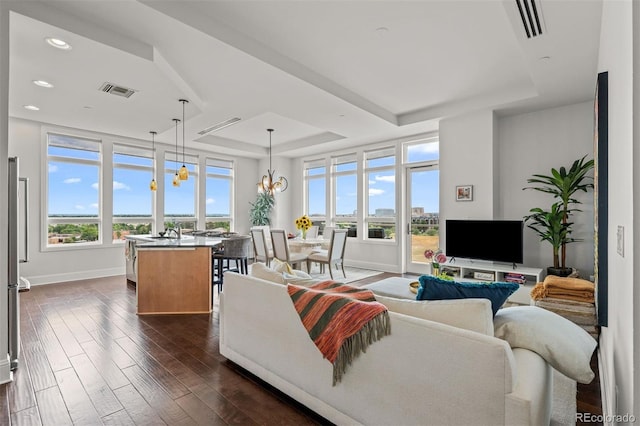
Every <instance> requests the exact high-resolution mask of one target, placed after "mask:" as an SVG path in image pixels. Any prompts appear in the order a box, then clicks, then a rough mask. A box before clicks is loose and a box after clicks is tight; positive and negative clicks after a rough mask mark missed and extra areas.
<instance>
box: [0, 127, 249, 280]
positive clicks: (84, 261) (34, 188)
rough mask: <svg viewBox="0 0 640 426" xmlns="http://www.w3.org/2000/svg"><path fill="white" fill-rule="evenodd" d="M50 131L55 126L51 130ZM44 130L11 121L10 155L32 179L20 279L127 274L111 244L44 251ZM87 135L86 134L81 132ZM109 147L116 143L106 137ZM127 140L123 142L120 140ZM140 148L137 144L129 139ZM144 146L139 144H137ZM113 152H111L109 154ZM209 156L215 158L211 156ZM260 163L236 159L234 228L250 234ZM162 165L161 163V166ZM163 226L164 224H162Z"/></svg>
mask: <svg viewBox="0 0 640 426" xmlns="http://www.w3.org/2000/svg"><path fill="white" fill-rule="evenodd" d="M48 127H50V126H48ZM41 128H42V125H41V124H40V123H37V122H33V121H28V120H20V119H11V120H10V122H9V152H10V155H11V156H18V157H20V175H21V176H22V177H27V178H29V183H30V194H29V195H30V199H29V205H30V212H29V213H30V214H29V225H30V227H29V228H30V235H29V246H30V261H29V262H28V263H24V264H22V265H21V275H23V276H26V277H27V278H29V279H30V281H31V283H32V284H33V285H38V284H46V283H52V282H63V281H73V280H79V279H87V278H95V277H102V276H110V275H120V274H124V272H125V261H124V246H123V245H122V244H110V243H109V242H106V243H105V244H104V245H103V246H101V247H96V248H87V247H78V248H70V247H63V248H62V250H49V251H46V250H43V249H42V246H43V244H42V242H43V238H44V235H43V234H44V233H45V232H46V226H45V225H44V224H43V222H42V220H43V219H42V218H41V212H42V211H43V210H42V209H41V206H42V203H45V202H46V193H45V188H42V185H41V183H42V182H43V179H42V175H41V173H46V171H47V168H46V166H45V167H43V164H45V163H46V160H45V159H43V158H41V157H42V152H43V151H42V149H43V144H44V143H45V142H44V140H43V136H42V129H41ZM79 132H83V131H79ZM102 137H103V138H104V141H105V142H104V143H105V144H110V143H111V142H110V141H111V140H113V139H115V138H114V137H112V136H109V135H102ZM117 139H118V140H123V139H124V138H117ZM127 142H129V143H135V142H136V141H135V140H127ZM138 142H139V143H140V141H138ZM143 143H146V142H143ZM156 147H157V153H158V154H157V155H158V158H164V147H163V146H162V144H156ZM106 152H110V150H106ZM209 155H211V154H210V153H209ZM257 163H258V162H257V161H256V160H253V159H236V160H235V179H234V184H235V188H234V193H235V199H234V205H233V208H234V210H235V212H236V222H235V223H234V226H235V229H236V230H237V231H238V232H242V233H247V232H248V230H249V226H250V224H249V214H248V211H249V204H248V203H249V201H251V200H253V196H254V193H253V192H248V191H246V188H247V187H251V185H254V184H255V182H257V180H258V177H257V172H256V166H257ZM159 164H160V163H159ZM160 226H162V225H160Z"/></svg>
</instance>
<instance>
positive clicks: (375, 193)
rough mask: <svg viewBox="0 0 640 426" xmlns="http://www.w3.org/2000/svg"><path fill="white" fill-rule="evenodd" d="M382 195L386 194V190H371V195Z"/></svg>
mask: <svg viewBox="0 0 640 426" xmlns="http://www.w3.org/2000/svg"><path fill="white" fill-rule="evenodd" d="M382 194H384V189H378V188H369V195H382Z"/></svg>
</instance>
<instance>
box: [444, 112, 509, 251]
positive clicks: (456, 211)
mask: <svg viewBox="0 0 640 426" xmlns="http://www.w3.org/2000/svg"><path fill="white" fill-rule="evenodd" d="M493 127H494V121H493V112H492V111H489V110H483V111H478V112H473V113H471V114H466V115H463V116H458V117H453V118H448V119H445V120H442V121H441V122H440V223H441V226H440V230H441V231H440V237H441V238H442V237H443V236H444V235H445V234H444V232H445V231H446V229H445V228H446V227H445V223H444V220H443V218H444V219H493V218H494V217H495V212H494V198H495V197H496V196H497V194H495V193H494V190H495V183H494V179H495V173H496V170H495V168H496V164H495V161H494V128H493ZM458 185H473V201H456V197H455V190H456V186H458ZM445 251H446V250H445Z"/></svg>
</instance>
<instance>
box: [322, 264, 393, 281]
mask: <svg viewBox="0 0 640 426" xmlns="http://www.w3.org/2000/svg"><path fill="white" fill-rule="evenodd" d="M344 272H345V274H346V275H347V278H345V277H344V275H342V270H341V269H340V268H338V270H336V269H334V270H333V279H334V280H336V281H339V282H341V283H345V284H346V283H350V282H353V281H358V280H361V279H364V278H369V277H373V276H375V275H379V274H382V272H381V271H373V270H371V269H361V268H353V267H351V266H345V267H344ZM310 275H311V276H312V277H313V278H314V279H317V280H330V279H331V276H330V275H329V267H328V266H327V265H325V266H324V274H321V273H320V268H319V267H318V265H313V266H312V268H311V274H310Z"/></svg>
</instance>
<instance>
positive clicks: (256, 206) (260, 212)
mask: <svg viewBox="0 0 640 426" xmlns="http://www.w3.org/2000/svg"><path fill="white" fill-rule="evenodd" d="M274 204H275V199H274V197H273V195H271V194H269V193H268V192H258V195H257V196H256V200H255V201H254V202H253V203H249V205H251V209H250V210H249V220H250V221H251V225H252V226H265V225H271V210H273V206H274Z"/></svg>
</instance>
